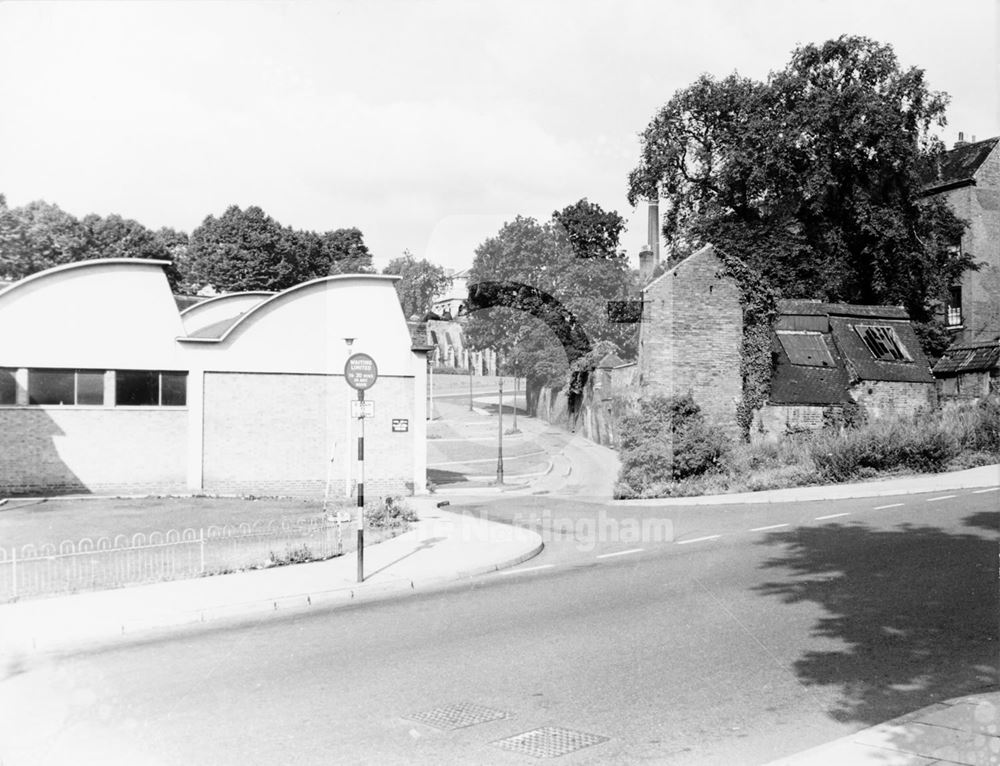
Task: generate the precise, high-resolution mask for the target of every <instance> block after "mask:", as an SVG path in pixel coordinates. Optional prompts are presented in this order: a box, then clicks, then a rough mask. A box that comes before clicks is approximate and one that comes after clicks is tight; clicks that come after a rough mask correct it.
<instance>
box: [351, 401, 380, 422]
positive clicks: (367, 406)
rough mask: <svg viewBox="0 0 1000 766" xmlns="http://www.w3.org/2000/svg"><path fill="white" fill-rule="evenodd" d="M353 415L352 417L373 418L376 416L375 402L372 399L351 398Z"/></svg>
mask: <svg viewBox="0 0 1000 766" xmlns="http://www.w3.org/2000/svg"><path fill="white" fill-rule="evenodd" d="M351 417H352V418H373V417H375V402H373V401H371V400H370V399H365V400H364V401H363V402H359V401H358V400H357V399H351Z"/></svg>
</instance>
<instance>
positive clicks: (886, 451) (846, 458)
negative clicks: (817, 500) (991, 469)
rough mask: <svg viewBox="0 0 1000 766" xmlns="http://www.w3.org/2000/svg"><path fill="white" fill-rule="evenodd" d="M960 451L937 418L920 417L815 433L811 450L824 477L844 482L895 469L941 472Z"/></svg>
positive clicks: (957, 441)
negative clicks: (838, 432)
mask: <svg viewBox="0 0 1000 766" xmlns="http://www.w3.org/2000/svg"><path fill="white" fill-rule="evenodd" d="M961 451H962V444H961V442H960V440H959V439H958V438H956V437H955V435H954V434H953V433H952V432H951V431H950V430H949V429H948V428H947V427H946V426H945V425H944V424H943V423H942V422H941V419H940V418H939V417H933V416H924V417H915V418H913V419H912V420H887V421H880V422H877V423H873V424H871V425H869V426H867V427H865V428H860V429H857V430H852V431H845V432H843V433H841V434H828V433H821V434H817V436H816V437H815V440H814V441H813V444H812V448H811V450H810V454H811V455H812V459H813V462H814V463H815V464H816V468H817V470H818V471H819V473H820V476H821V477H822V478H824V479H827V480H829V481H847V480H849V479H855V478H868V477H871V476H875V475H877V474H879V473H887V472H892V471H896V470H899V469H907V470H909V471H913V472H916V473H935V472H938V471H943V470H945V468H946V467H947V466H948V463H949V462H950V461H951V460H952V459H953V458H955V457H957V456H958V454H959V453H960V452H961Z"/></svg>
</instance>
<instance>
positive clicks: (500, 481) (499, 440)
mask: <svg viewBox="0 0 1000 766" xmlns="http://www.w3.org/2000/svg"><path fill="white" fill-rule="evenodd" d="M497 367H498V368H499V365H497ZM498 414H499V417H498V418H497V484H503V375H501V376H500V410H499V413H498Z"/></svg>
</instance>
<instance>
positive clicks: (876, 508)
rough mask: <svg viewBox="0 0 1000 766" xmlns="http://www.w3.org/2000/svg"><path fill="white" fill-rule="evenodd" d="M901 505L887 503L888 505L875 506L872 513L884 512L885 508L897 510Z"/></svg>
mask: <svg viewBox="0 0 1000 766" xmlns="http://www.w3.org/2000/svg"><path fill="white" fill-rule="evenodd" d="M901 505H903V503H889V505H876V506H875V507H874V508H872V510H873V511H884V510H885V509H886V508H899V506H901Z"/></svg>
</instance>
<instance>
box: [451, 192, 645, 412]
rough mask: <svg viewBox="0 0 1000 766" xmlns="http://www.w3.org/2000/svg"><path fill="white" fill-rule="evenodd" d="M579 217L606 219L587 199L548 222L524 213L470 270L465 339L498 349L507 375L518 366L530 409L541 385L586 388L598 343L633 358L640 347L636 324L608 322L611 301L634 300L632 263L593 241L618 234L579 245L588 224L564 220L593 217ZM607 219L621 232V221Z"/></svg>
mask: <svg viewBox="0 0 1000 766" xmlns="http://www.w3.org/2000/svg"><path fill="white" fill-rule="evenodd" d="M595 208H596V211H595ZM567 211H569V212H567ZM574 212H583V213H585V214H589V213H592V212H598V213H600V214H603V215H607V214H604V213H603V211H601V210H600V209H599V208H597V207H596V206H593V207H591V206H590V205H589V203H587V202H586V200H581V201H580V203H577V205H575V206H570V207H569V208H566V210H564V211H562V213H560V212H556V213H555V214H554V215H553V220H551V221H548V222H546V223H543V224H540V223H538V221H536V220H535V219H533V218H526V217H522V216H518V217H517V218H515V219H514V220H513V221H510V222H507V223H505V224H504V225H503V227H501V229H500V231H499V232H498V233H497V234H496V235H495V236H493V237H490V238H489V239H487V240H486V241H485V242H483V243H482V244H481V245H480V246H479V247H478V248H476V255H475V259H474V260H473V264H472V268H471V269H470V272H469V293H470V309H471V312H470V317H469V320H468V323H467V325H466V328H465V337H466V339H467V341H468V342H469V344H470V345H471V346H472V347H473V348H478V349H484V348H492V349H494V350H496V351H497V352H498V353H499V354H500V358H501V361H502V362H504V366H505V368H506V369H507V370H508V371H510V370H511V369H512V368H513V366H514V365H515V364H516V367H517V371H518V373H519V374H523V375H524V376H525V378H526V379H527V383H528V389H527V393H528V399H529V405H530V404H531V403H532V402H533V401H535V397H536V396H537V391H538V388H539V387H540V386H542V385H558V386H562V385H564V384H569V386H570V390H571V391H577V390H579V389H580V388H581V387H582V384H583V382H585V380H586V376H587V374H588V372H589V369H592V367H593V362H594V360H593V358H592V357H593V354H592V353H591V352H592V351H593V349H594V348H595V346H596V345H597V344H598V343H599V342H601V341H609V342H610V343H611V344H612V346H609V348H610V347H613V348H615V349H617V350H619V352H621V353H625V354H626V355H628V354H629V353H630V352H631V351H632V350H634V336H635V326H634V325H632V324H620V323H617V322H615V321H612V318H611V317H609V303H611V302H614V301H622V300H625V299H627V297H628V295H629V290H630V287H631V280H630V274H629V271H628V268H627V264H626V263H625V261H624V258H622V257H619V256H618V255H617V253H615V252H614V249H613V246H611V247H610V248H609V249H602V250H600V251H598V249H597V247H596V246H594V244H593V243H595V242H598V241H603V242H605V243H608V242H611V241H613V236H617V233H615V234H614V235H613V236H611V235H608V236H605V238H604V239H603V240H601V239H600V238H599V237H586V236H581V237H578V238H577V240H576V242H577V244H576V245H575V246H574V243H573V239H572V237H571V235H570V231H571V230H574V231H576V232H577V233H580V232H581V231H582V229H583V227H577V228H575V229H574V226H572V225H571V226H566V225H564V224H565V222H566V221H567V220H569V219H571V218H572V219H573V220H574V221H579V220H586V219H587V218H588V217H589V216H588V215H580V216H579V217H575V216H574V215H573V214H574ZM610 215H613V216H614V217H617V213H614V214H610ZM605 220H607V221H609V222H610V223H611V227H610V229H611V230H614V229H615V225H614V220H613V219H612V218H610V217H608V218H606V219H605ZM591 223H593V220H592V219H591ZM595 228H597V227H596V226H595ZM618 231H620V229H618ZM581 243H582V244H581ZM605 353H606V352H605Z"/></svg>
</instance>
